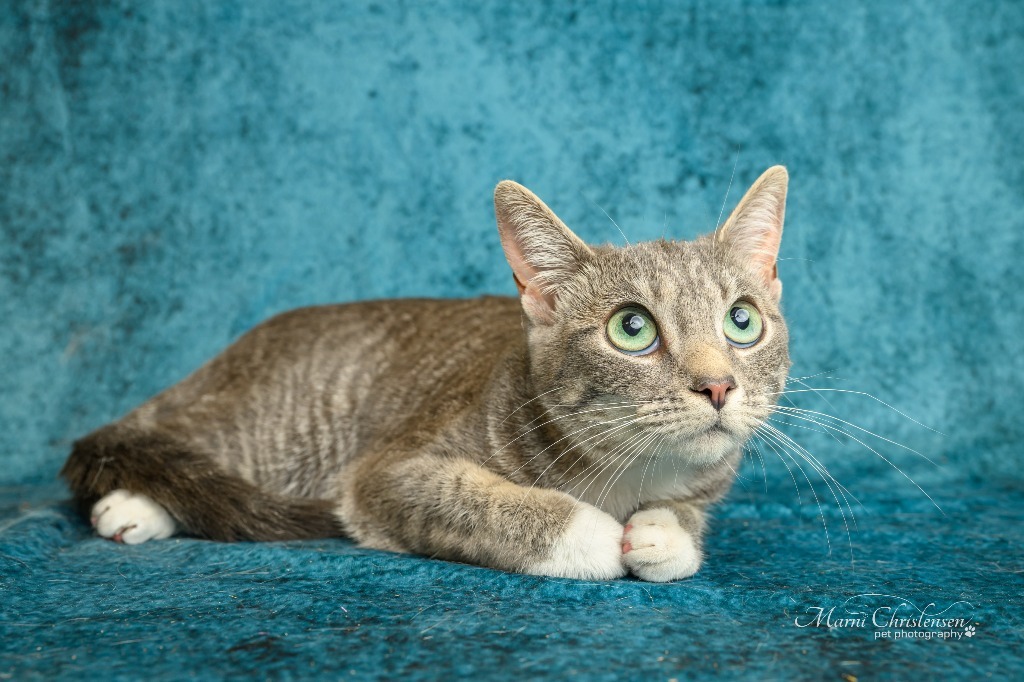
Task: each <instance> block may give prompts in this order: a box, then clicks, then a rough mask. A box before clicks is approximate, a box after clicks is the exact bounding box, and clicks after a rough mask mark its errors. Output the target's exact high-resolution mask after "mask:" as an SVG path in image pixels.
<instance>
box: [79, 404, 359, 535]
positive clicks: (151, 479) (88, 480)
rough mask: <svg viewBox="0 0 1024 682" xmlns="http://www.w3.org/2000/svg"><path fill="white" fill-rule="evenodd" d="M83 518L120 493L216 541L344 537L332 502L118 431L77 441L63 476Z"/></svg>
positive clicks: (152, 437)
mask: <svg viewBox="0 0 1024 682" xmlns="http://www.w3.org/2000/svg"><path fill="white" fill-rule="evenodd" d="M60 475H61V476H62V477H63V478H64V479H65V480H66V481H67V482H68V485H69V486H70V487H71V491H72V492H73V493H74V495H75V500H76V501H77V502H78V504H79V505H80V508H81V510H82V512H83V513H84V514H86V515H88V513H89V510H90V509H91V507H92V505H93V504H95V503H96V501H97V500H99V499H100V498H101V497H103V496H104V495H106V494H107V493H110V492H112V491H114V490H117V489H118V488H123V489H125V490H128V491H129V492H133V493H142V494H144V495H147V496H148V497H150V498H152V499H153V500H154V501H155V502H157V503H158V504H159V505H161V506H162V507H163V508H164V509H166V510H167V512H168V513H169V514H170V515H171V516H173V517H174V519H175V520H176V521H177V522H178V524H179V525H180V526H181V527H182V530H183V531H184V532H186V533H188V534H190V535H195V536H198V537H203V538H208V539H210V540H223V541H232V540H299V539H307V538H323V537H331V536H338V535H341V534H342V533H343V529H342V527H341V524H340V522H339V521H338V520H337V518H336V517H335V516H334V514H333V508H334V506H335V505H334V504H333V503H332V502H330V501H329V500H310V499H301V498H292V497H285V496H282V495H274V494H272V493H267V492H265V491H263V490H260V489H259V488H258V487H256V486H255V485H253V484H251V483H249V482H248V481H245V480H243V479H241V478H238V477H237V476H232V475H230V474H228V473H225V472H224V471H223V470H222V469H221V468H220V467H219V466H217V464H216V463H215V462H214V461H213V460H212V459H211V458H210V457H208V456H206V455H204V454H202V453H201V452H196V451H195V450H194V449H191V448H189V447H187V446H184V445H182V444H181V443H179V442H177V441H175V440H174V439H173V438H170V437H167V436H165V435H162V434H157V433H150V432H142V431H137V430H133V429H129V428H127V427H124V426H119V425H117V424H111V425H108V426H104V427H103V428H101V429H99V430H97V431H94V432H93V433H91V434H89V435H88V436H86V437H85V438H82V439H81V440H79V441H76V442H75V444H74V447H73V449H72V451H71V455H70V456H69V457H68V461H67V462H66V463H65V464H64V468H63V469H61V472H60Z"/></svg>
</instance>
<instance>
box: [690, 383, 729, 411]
mask: <svg viewBox="0 0 1024 682" xmlns="http://www.w3.org/2000/svg"><path fill="white" fill-rule="evenodd" d="M734 388H736V380H735V379H733V378H732V377H723V378H720V379H704V380H702V381H701V382H700V383H699V384H697V387H696V388H694V389H693V392H694V393H703V394H704V395H706V396H707V397H708V400H710V401H711V405H712V406H713V407H714V408H715V409H716V410H720V409H722V408H723V407H724V406H725V401H726V399H727V398H728V397H729V391H731V390H733V389H734Z"/></svg>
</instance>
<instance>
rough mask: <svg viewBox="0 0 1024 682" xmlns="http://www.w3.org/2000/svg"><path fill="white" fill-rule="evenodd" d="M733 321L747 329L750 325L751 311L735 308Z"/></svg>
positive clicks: (741, 327)
mask: <svg viewBox="0 0 1024 682" xmlns="http://www.w3.org/2000/svg"><path fill="white" fill-rule="evenodd" d="M732 323H733V324H735V325H736V326H737V327H739V328H740V329H746V328H747V327H749V326H750V313H749V312H748V311H746V310H744V309H743V308H733V309H732Z"/></svg>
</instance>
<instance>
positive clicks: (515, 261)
mask: <svg viewBox="0 0 1024 682" xmlns="http://www.w3.org/2000/svg"><path fill="white" fill-rule="evenodd" d="M494 212H495V214H496V216H497V218H498V232H499V234H500V235H501V247H502V248H503V249H504V250H505V258H506V259H508V264H509V265H511V266H512V276H513V277H514V278H515V280H516V286H517V287H518V288H519V296H520V299H521V300H522V303H523V310H524V311H525V312H526V315H527V316H528V317H529V318H530V319H531V320H532V321H534V322H538V323H541V324H547V323H550V322H551V321H552V320H553V319H554V315H553V313H554V310H555V301H556V299H557V297H558V293H559V288H560V287H561V286H562V285H564V283H565V282H566V281H567V280H568V279H569V277H570V276H571V275H572V274H573V273H575V272H576V271H577V270H578V269H579V268H580V266H581V265H582V264H583V263H584V262H586V261H587V260H588V259H589V258H590V257H591V256H593V251H591V250H590V247H589V246H587V245H586V244H584V243H583V241H582V240H580V238H579V237H577V236H576V235H575V234H573V233H572V231H571V230H570V229H569V228H568V227H566V226H565V223H563V222H562V221H561V220H559V219H558V216H556V215H555V214H554V213H553V212H552V211H551V209H550V208H548V207H547V205H545V204H544V202H543V201H541V200H540V199H539V198H537V195H535V194H534V193H533V192H531V191H530V190H528V189H526V188H525V187H523V186H522V185H520V184H518V183H515V182H512V181H511V180H502V181H501V182H499V183H498V186H497V187H495V188H494Z"/></svg>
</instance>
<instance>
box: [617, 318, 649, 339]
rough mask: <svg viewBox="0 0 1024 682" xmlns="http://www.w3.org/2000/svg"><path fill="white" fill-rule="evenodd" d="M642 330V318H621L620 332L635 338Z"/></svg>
mask: <svg viewBox="0 0 1024 682" xmlns="http://www.w3.org/2000/svg"><path fill="white" fill-rule="evenodd" d="M643 328H644V318H642V317H640V316H639V315H627V316H626V317H624V318H622V331H624V332H626V333H627V334H629V335H630V336H636V335H637V334H639V333H640V330H641V329H643Z"/></svg>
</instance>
